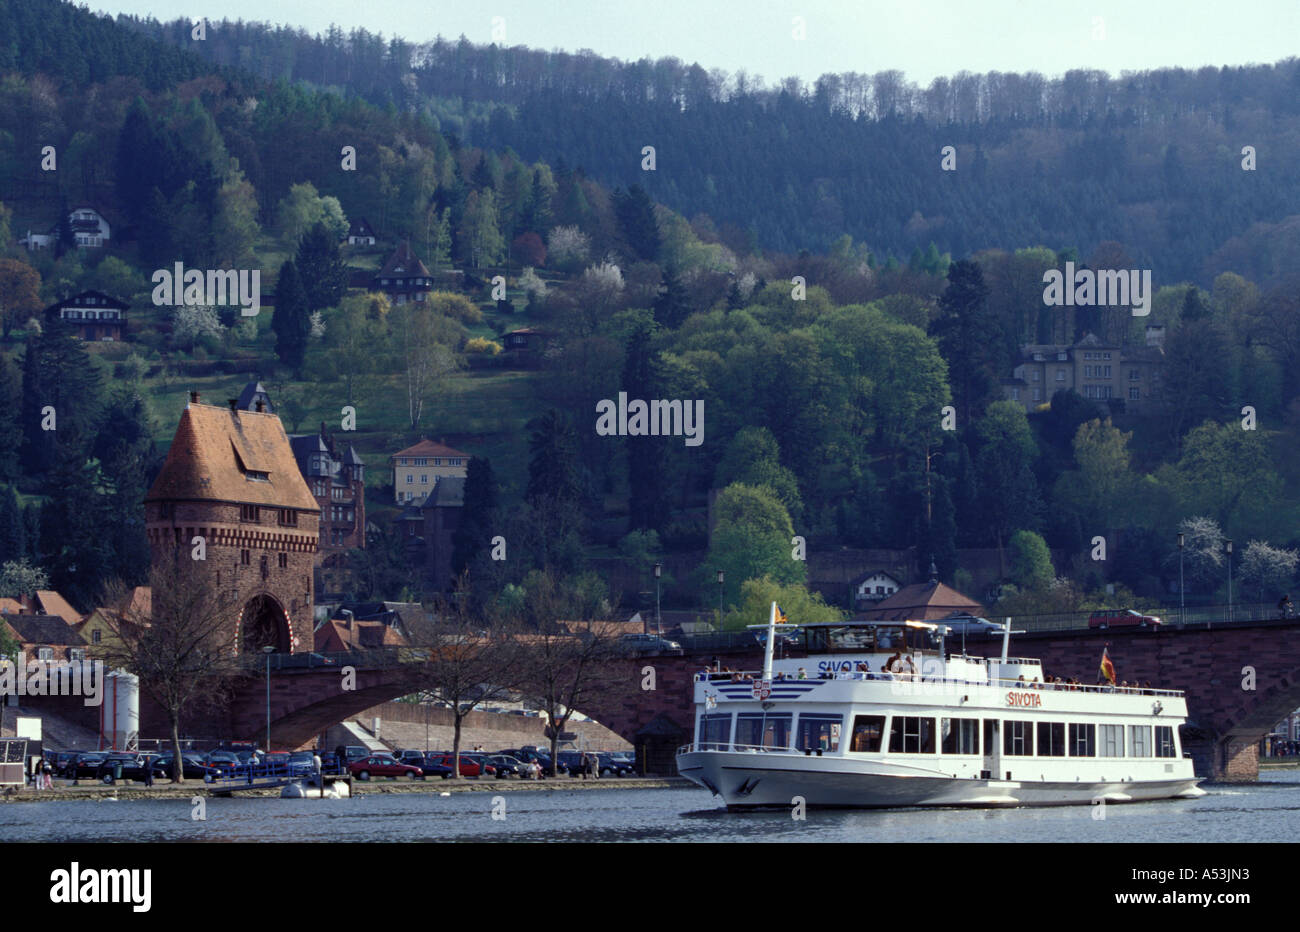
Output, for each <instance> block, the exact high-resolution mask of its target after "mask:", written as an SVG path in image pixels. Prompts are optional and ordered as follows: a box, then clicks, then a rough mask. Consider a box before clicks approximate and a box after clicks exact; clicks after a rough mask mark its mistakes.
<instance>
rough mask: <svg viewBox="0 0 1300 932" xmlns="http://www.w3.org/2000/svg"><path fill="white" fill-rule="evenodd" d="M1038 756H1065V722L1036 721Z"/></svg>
mask: <svg viewBox="0 0 1300 932" xmlns="http://www.w3.org/2000/svg"><path fill="white" fill-rule="evenodd" d="M1071 727H1073V726H1071ZM1038 756H1039V757H1064V756H1065V722H1039V723H1038Z"/></svg>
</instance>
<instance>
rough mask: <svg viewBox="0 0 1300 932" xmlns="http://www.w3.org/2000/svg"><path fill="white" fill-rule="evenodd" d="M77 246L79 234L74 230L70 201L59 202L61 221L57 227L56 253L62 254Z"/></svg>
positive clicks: (56, 254)
mask: <svg viewBox="0 0 1300 932" xmlns="http://www.w3.org/2000/svg"><path fill="white" fill-rule="evenodd" d="M76 248H77V235H76V234H75V233H73V232H72V213H71V211H69V210H68V201H67V199H66V198H64V199H63V200H62V201H60V202H59V222H58V225H57V226H56V227H55V243H54V255H55V256H62V255H63V254H64V253H65V252H67V251H68V250H70V249H76Z"/></svg>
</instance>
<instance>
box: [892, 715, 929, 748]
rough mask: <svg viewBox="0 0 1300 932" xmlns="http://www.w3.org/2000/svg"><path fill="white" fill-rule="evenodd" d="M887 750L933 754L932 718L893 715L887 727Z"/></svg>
mask: <svg viewBox="0 0 1300 932" xmlns="http://www.w3.org/2000/svg"><path fill="white" fill-rule="evenodd" d="M889 750H890V751H891V752H892V753H895V754H933V753H934V719H932V718H918V717H916V716H912V715H895V716H894V718H893V721H892V722H890V727H889Z"/></svg>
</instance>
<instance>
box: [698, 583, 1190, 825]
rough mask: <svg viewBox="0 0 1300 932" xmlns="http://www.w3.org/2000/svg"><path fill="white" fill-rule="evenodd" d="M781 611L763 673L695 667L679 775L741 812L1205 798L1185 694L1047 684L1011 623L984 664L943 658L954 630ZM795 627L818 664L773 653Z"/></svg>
mask: <svg viewBox="0 0 1300 932" xmlns="http://www.w3.org/2000/svg"><path fill="white" fill-rule="evenodd" d="M776 611H777V609H776V606H775V604H774V605H773V607H772V617H771V621H770V622H769V624H768V625H767V626H766V629H765V630H766V635H767V636H766V647H765V655H764V661H763V669H762V670H761V671H754V672H752V673H743V674H728V673H721V674H720V673H716V672H711V673H698V674H696V677H695V709H696V723H695V740H694V742H693V743H691V744H689V745H686V746H685V747H683V748H681V749H679V750H678V752H677V769H678V771H679V772H680V773H681V774H682V776H684V777H687V778H688V779H690V780H692V781H694V782H695V783H697V784H699V785H700V786H702V787H704V788H706V789H708V790H710V791H711V792H712V793H713V794H714V795H715V796H720V797H722V799H723V801H724V802H725V803H726V804H727V806H728V807H730V808H736V809H743V808H754V807H772V806H780V807H790V806H793V805H798V804H799V802H800V800H802V802H803V804H804V805H806V806H808V807H819V806H821V807H832V806H840V807H854V808H857V807H881V806H1057V805H1088V804H1092V803H1097V802H1099V801H1105V802H1112V803H1120V802H1136V801H1139V800H1150V799H1167V798H1171V797H1191V796H1203V795H1205V794H1204V791H1203V790H1201V789H1200V788H1199V787H1198V786H1197V782H1198V781H1197V778H1196V777H1195V776H1194V775H1193V773H1192V761H1191V760H1190V758H1188V757H1185V756H1184V755H1183V752H1182V749H1181V745H1180V741H1179V734H1178V726H1179V725H1181V724H1183V722H1184V721H1185V720H1186V718H1187V703H1186V700H1185V699H1184V698H1183V695H1182V693H1181V692H1179V691H1176V690H1167V689H1150V688H1147V689H1141V688H1123V687H1116V686H1109V685H1107V686H1082V685H1073V686H1071V685H1064V684H1052V683H1047V682H1046V681H1045V677H1044V673H1043V669H1042V665H1041V664H1040V662H1039V661H1037V660H1028V659H1022V658H1010V657H1008V656H1007V651H1008V642H1009V637H1010V630H1009V628H1004V632H1003V638H1002V652H1001V655H1000V656H998V657H992V658H985V657H973V656H968V655H965V654H961V653H958V654H949V653H947V652H946V651H945V634H946V632H947V629H946V628H945V627H943V625H942V623H938V624H932V623H927V622H913V621H909V622H843V623H832V624H808V625H802V626H800V625H778V624H777V623H776ZM760 630H763V629H762V628H761V627H760ZM794 630H801V631H802V635H803V641H804V648H805V649H806V656H804V657H799V658H795V659H785V660H778V659H775V658H774V656H773V653H774V645H775V642H776V641H777V639H778V637H779V636H780V635H781V634H783V633H787V634H788V633H791V632H793V631H794ZM994 643H996V642H994ZM1098 659H1099V660H1100V658H1098ZM891 661H892V662H891ZM909 661H910V663H909ZM887 665H888V666H890V667H891V668H893V669H896V670H897V669H900V668H901V669H902V670H903V671H905V672H885V668H886V666H887Z"/></svg>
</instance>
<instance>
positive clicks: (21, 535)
mask: <svg viewBox="0 0 1300 932" xmlns="http://www.w3.org/2000/svg"><path fill="white" fill-rule="evenodd" d="M25 531H26V528H24V527H23V513H22V509H21V508H19V507H18V495H17V493H15V492H14V488H13V486H11V485H10V486H5V488H4V491H0V564H2V563H9V562H11V561H14V562H16V561H19V560H22V559H24V558H25V557H26V556H27V538H26V534H25Z"/></svg>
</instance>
